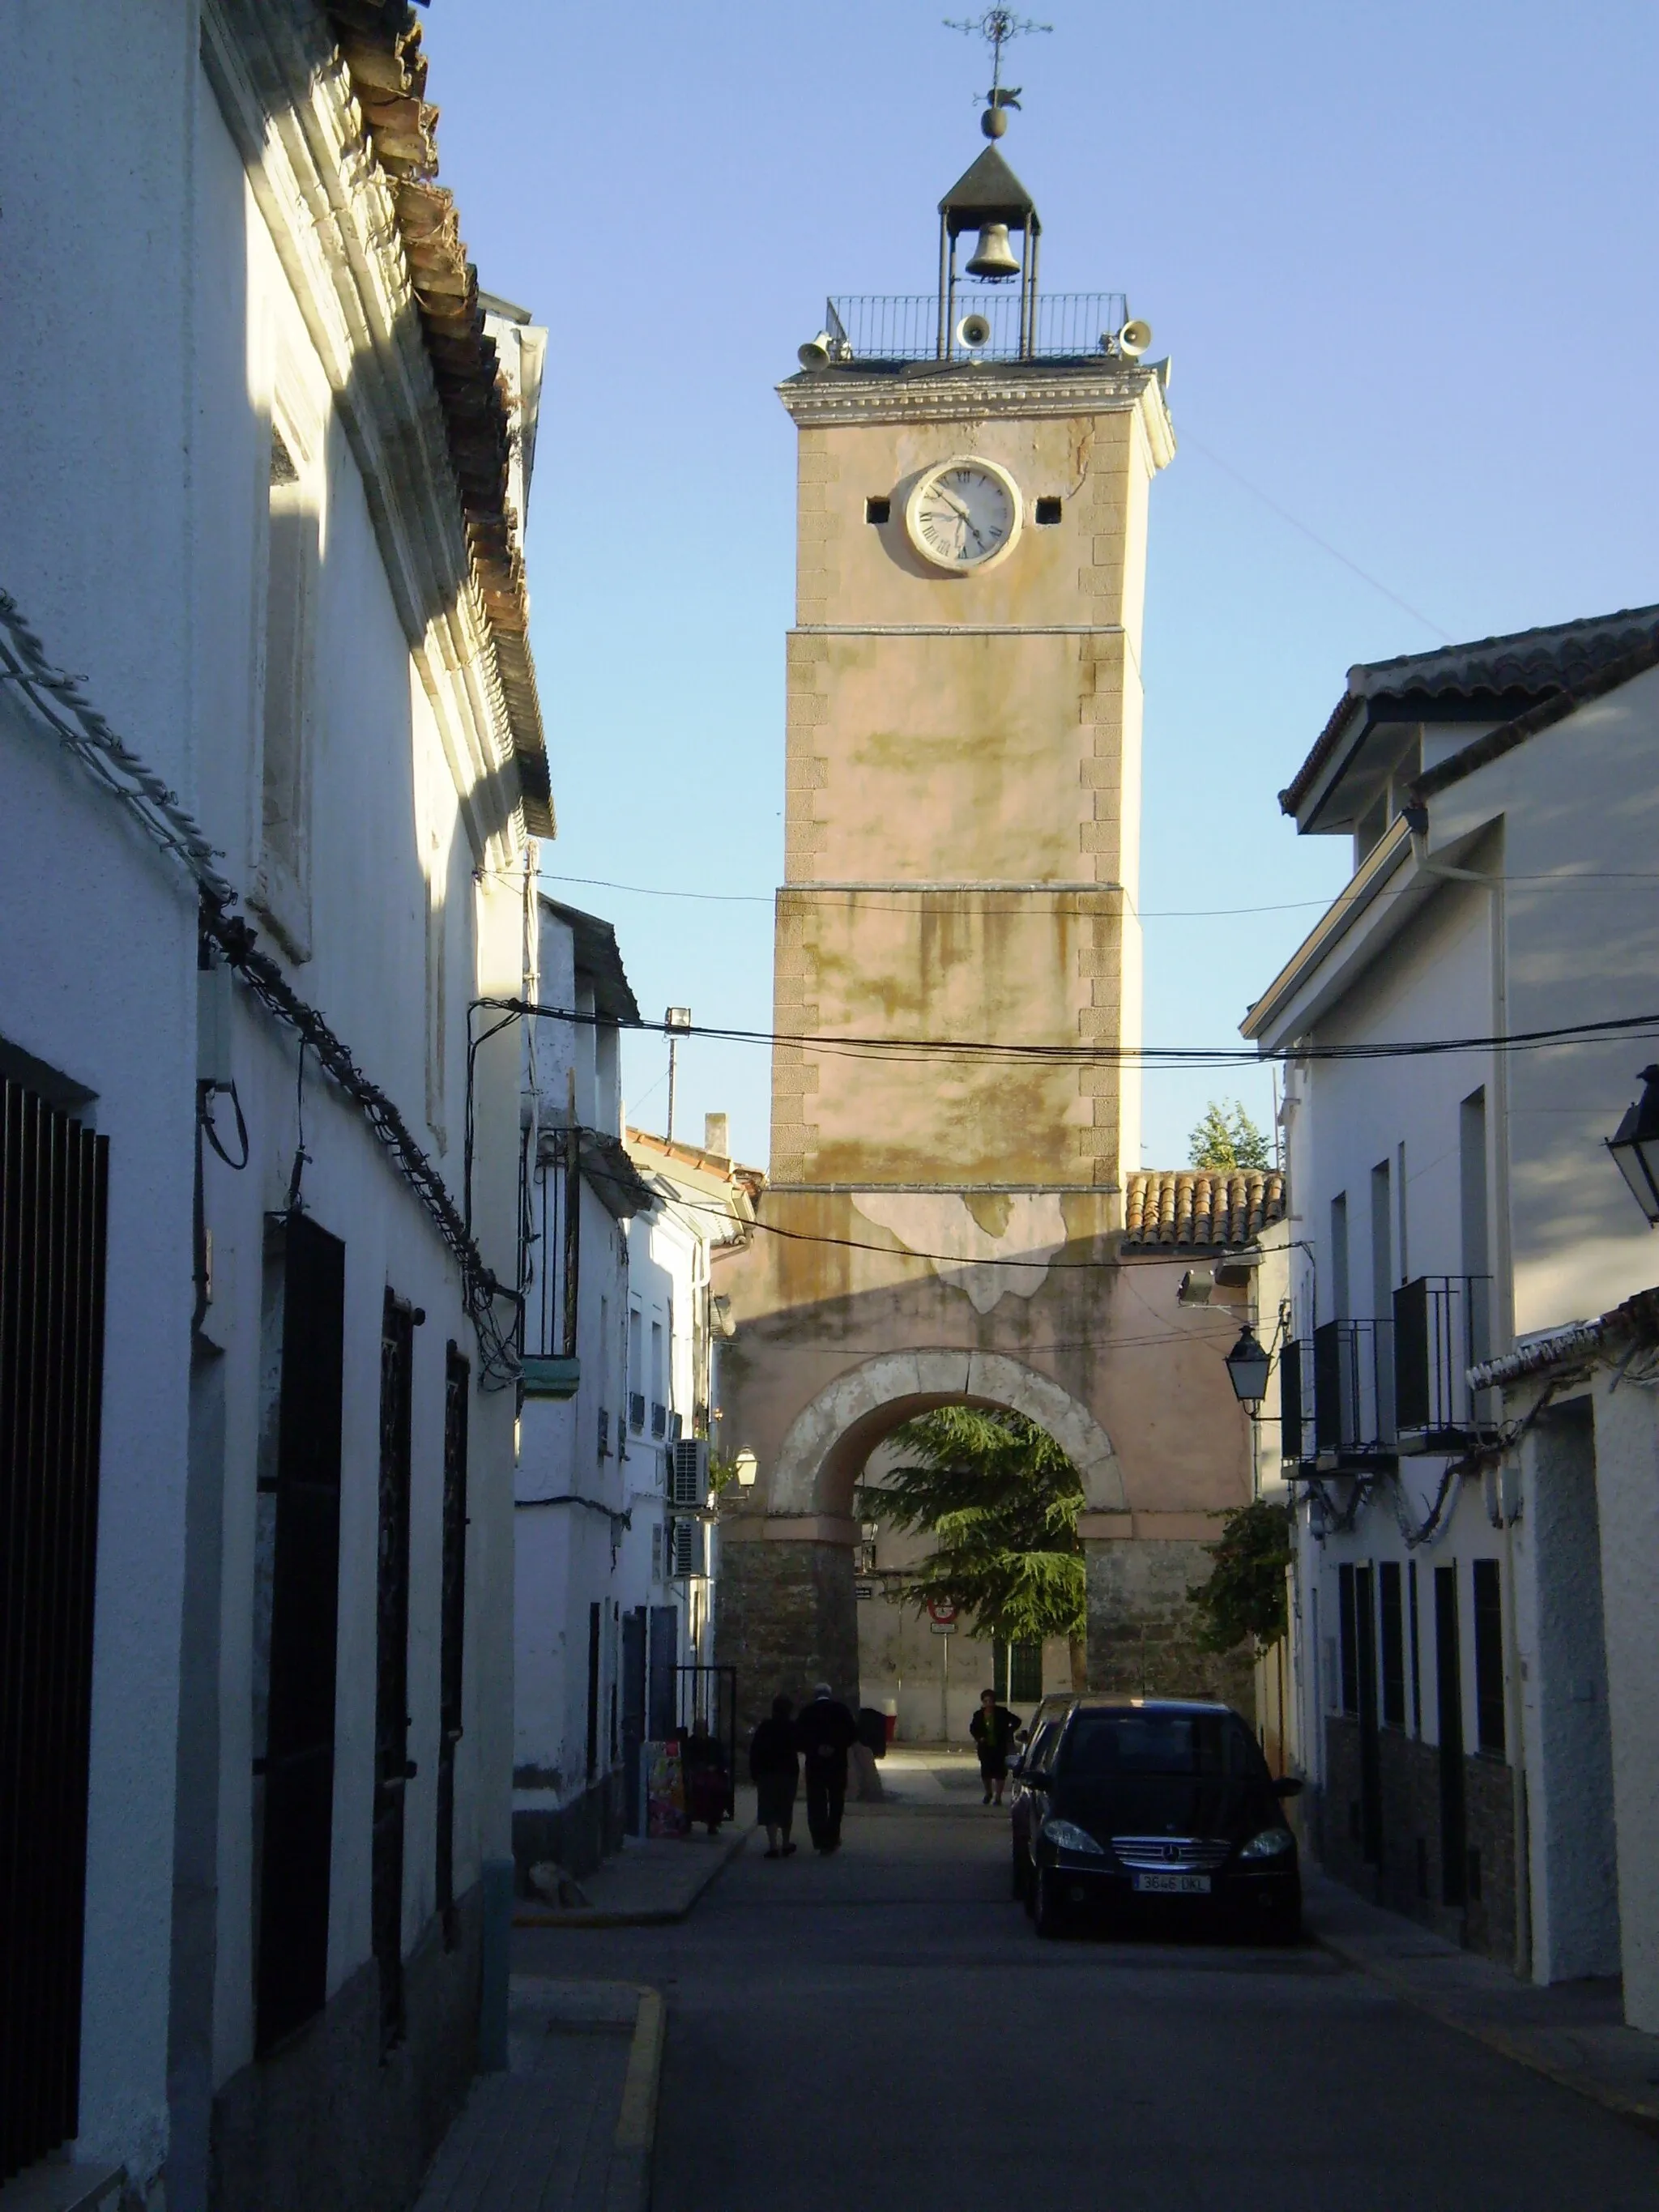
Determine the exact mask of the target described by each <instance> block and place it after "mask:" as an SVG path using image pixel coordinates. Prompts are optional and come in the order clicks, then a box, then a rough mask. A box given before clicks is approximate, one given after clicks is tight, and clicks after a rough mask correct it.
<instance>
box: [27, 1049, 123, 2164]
mask: <svg viewBox="0 0 1659 2212" xmlns="http://www.w3.org/2000/svg"><path fill="white" fill-rule="evenodd" d="M3 1051H4V1048H3V1046H0V1053H3ZM18 1058H19V1059H20V1060H21V1054H19V1055H18ZM41 1076H42V1079H46V1071H44V1070H43V1071H41ZM53 1088H54V1089H55V1088H56V1086H53ZM64 1088H65V1089H67V1088H68V1086H64ZM108 1173H109V1139H108V1138H107V1137H100V1136H96V1135H94V1133H93V1131H92V1130H91V1129H90V1128H89V1127H87V1125H86V1123H85V1122H84V1121H81V1120H78V1119H76V1118H73V1117H72V1116H71V1115H67V1114H63V1113H60V1112H58V1111H57V1110H56V1109H55V1107H54V1104H53V1103H52V1100H51V1099H49V1098H48V1097H46V1095H43V1091H42V1090H40V1089H38V1088H36V1087H35V1086H34V1085H33V1083H31V1084H29V1085H27V1087H26V1085H24V1084H23V1083H21V1082H14V1081H11V1080H9V1079H3V1078H0V1434H3V1436H4V1437H5V1443H4V1446H3V1449H0V1528H4V1529H5V1532H6V1534H5V1539H4V1541H0V1622H3V1623H4V1640H3V1644H0V1654H3V1656H0V1682H3V1685H4V1687H3V1692H0V1805H3V1807H4V1808H5V1811H4V1814H3V1823H4V1838H5V1840H4V1842H3V1843H0V1916H3V1918H0V1924H3V1927H4V1929H5V1936H4V1939H3V1941H4V1944H5V1954H6V1963H5V1968H4V1972H0V2051H3V2052H4V2054H5V2055H4V2059H3V2062H0V2064H3V2080H4V2084H5V2086H4V2089H3V2092H0V2179H3V2177H4V2176H6V2175H8V2174H10V2173H14V2172H16V2171H17V2170H18V2169H19V2168H20V2167H21V2166H28V2165H31V2164H32V2163H33V2160H35V2159H37V2158H39V2157H41V2156H42V2155H43V2154H45V2153H46V2152H47V2151H49V2150H52V2149H53V2148H55V2147H56V2146H57V2145H58V2143H61V2142H64V2141H65V2140H66V2139H67V2138H68V2137H70V2136H73V2135H74V2134H75V2132H76V2093H77V2084H78V2081H79V2076H80V2062H81V1983H82V1960H83V1950H84V1934H85V1929H84V1917H83V1891H84V1881H85V1874H86V1844H87V1828H86V1803H87V1796H86V1792H87V1777H88V1768H89V1763H90V1747H91V1729H92V1649H93V1604H94V1593H95V1584H96V1577H97V1543H98V1457H99V1453H98V1431H99V1387H100V1376H102V1373H103V1365H104V1362H103V1328H104V1312H103V1308H104V1296H103V1292H104V1223H105V1206H106V1191H107V1188H108ZM31 1415H32V1416H33V1418H32V1419H31V1418H30V1417H31ZM20 1845H21V1849H20V1848H19V1846H20ZM25 2186H27V2184H26V2185H25ZM3 2193H5V2194H9V2191H6V2192H3Z"/></svg>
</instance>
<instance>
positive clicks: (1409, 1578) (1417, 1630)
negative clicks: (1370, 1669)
mask: <svg viewBox="0 0 1659 2212" xmlns="http://www.w3.org/2000/svg"><path fill="white" fill-rule="evenodd" d="M1406 1589H1407V1607H1408V1610H1409V1612H1410V1615H1411V1639H1412V1734H1413V1735H1418V1736H1420V1735H1422V1733H1423V1643H1422V1630H1421V1625H1420V1623H1419V1620H1418V1612H1417V1605H1418V1600H1417V1562H1416V1560H1415V1559H1408V1560H1407V1563H1406ZM1423 1894H1424V1895H1425V1897H1426V1896H1427V1895H1428V1892H1427V1891H1426V1890H1425V1891H1424V1893H1423Z"/></svg>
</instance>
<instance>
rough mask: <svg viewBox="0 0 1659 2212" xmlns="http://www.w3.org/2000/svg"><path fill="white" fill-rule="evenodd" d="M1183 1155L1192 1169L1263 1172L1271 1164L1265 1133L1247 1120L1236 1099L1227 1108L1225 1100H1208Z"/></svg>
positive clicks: (1242, 1106)
mask: <svg viewBox="0 0 1659 2212" xmlns="http://www.w3.org/2000/svg"><path fill="white" fill-rule="evenodd" d="M1187 1152H1188V1159H1189V1160H1190V1162H1191V1164H1192V1165H1193V1166H1194V1167H1195V1168H1258V1169H1261V1170H1267V1169H1268V1168H1271V1167H1272V1165H1273V1147H1272V1146H1271V1145H1270V1144H1269V1143H1268V1141H1267V1136H1266V1134H1265V1133H1264V1132H1263V1131H1261V1129H1258V1128H1257V1127H1256V1126H1255V1122H1254V1121H1251V1119H1250V1117H1249V1114H1247V1113H1246V1112H1245V1110H1244V1104H1243V1100H1242V1099H1238V1098H1235V1099H1234V1100H1233V1102H1232V1103H1231V1106H1230V1105H1229V1104H1228V1103H1227V1102H1226V1100H1225V1099H1223V1098H1212V1099H1211V1101H1210V1103H1209V1104H1208V1105H1207V1106H1206V1108H1205V1109H1204V1113H1203V1117H1202V1119H1201V1120H1200V1122H1199V1124H1198V1127H1196V1128H1195V1129H1194V1131H1193V1133H1192V1135H1191V1137H1190V1138H1189V1139H1188V1145H1187Z"/></svg>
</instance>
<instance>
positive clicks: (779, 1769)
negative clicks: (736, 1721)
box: [749, 1698, 800, 1859]
mask: <svg viewBox="0 0 1659 2212" xmlns="http://www.w3.org/2000/svg"><path fill="white" fill-rule="evenodd" d="M794 1710H795V1709H794V1707H793V1705H791V1703H790V1702H789V1700H788V1699H787V1698H774V1699H773V1700H772V1717H771V1719H770V1720H769V1721H763V1722H762V1723H761V1724H760V1726H759V1727H758V1728H757V1729H756V1730H755V1733H754V1735H753V1736H752V1737H751V1738H750V1744H749V1772H750V1778H751V1779H752V1780H753V1782H754V1784H755V1790H756V1794H757V1798H758V1800H759V1803H758V1806H757V1819H758V1820H760V1821H761V1823H762V1825H763V1826H764V1828H765V1830H766V1856H767V1857H768V1858H769V1859H787V1857H789V1855H790V1853H791V1852H792V1851H793V1850H794V1849H795V1846H794V1844H792V1843H791V1842H790V1840H789V1831H790V1829H791V1827H792V1826H793V1824H794V1819H795V1791H796V1789H797V1788H798V1786H799V1782H800V1760H799V1757H798V1756H797V1754H796V1751H795V1731H794V1729H793V1727H792V1726H791V1725H790V1723H791V1719H792V1717H793V1713H794Z"/></svg>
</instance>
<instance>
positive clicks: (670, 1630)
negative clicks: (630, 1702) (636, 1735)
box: [645, 1605, 680, 1743]
mask: <svg viewBox="0 0 1659 2212" xmlns="http://www.w3.org/2000/svg"><path fill="white" fill-rule="evenodd" d="M679 1657H680V1609H679V1607H678V1606H677V1605H653V1607H652V1608H651V1652H650V1663H649V1670H648V1673H647V1681H646V1716H645V1717H646V1733H647V1735H648V1736H649V1737H650V1740H651V1741H652V1742H653V1743H663V1742H665V1741H667V1739H668V1738H669V1737H670V1736H671V1735H673V1733H674V1729H675V1726H676V1723H677V1722H678V1713H677V1711H676V1706H675V1687H674V1685H675V1680H676V1674H675V1670H676V1668H678V1665H679Z"/></svg>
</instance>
